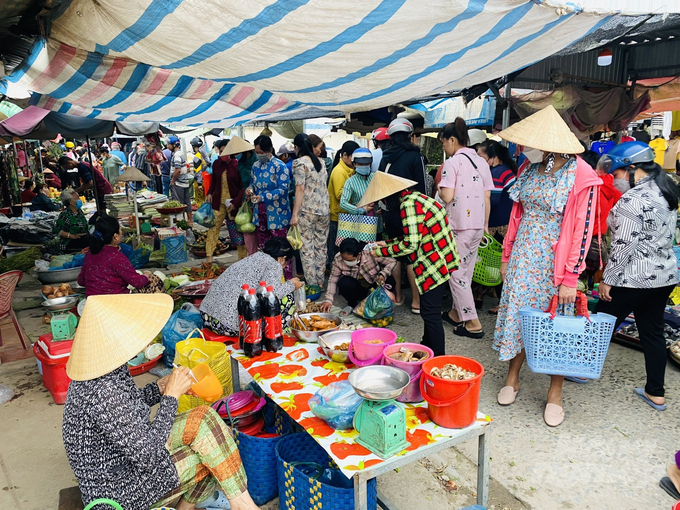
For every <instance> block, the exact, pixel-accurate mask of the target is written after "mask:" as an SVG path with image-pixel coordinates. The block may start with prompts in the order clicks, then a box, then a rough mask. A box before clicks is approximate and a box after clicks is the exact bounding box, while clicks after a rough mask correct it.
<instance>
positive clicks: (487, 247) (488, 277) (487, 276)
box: [472, 234, 503, 287]
mask: <svg viewBox="0 0 680 510" xmlns="http://www.w3.org/2000/svg"><path fill="white" fill-rule="evenodd" d="M502 258H503V245H502V244H501V243H499V242H498V241H496V239H495V238H494V237H493V236H490V235H489V234H484V238H483V239H482V242H481V243H479V249H478V250H477V263H476V264H475V270H474V272H473V273H472V281H473V282H475V283H478V284H480V285H485V286H487V287H495V286H496V285H500V283H501V282H502V281H503V280H502V279H501V262H502Z"/></svg>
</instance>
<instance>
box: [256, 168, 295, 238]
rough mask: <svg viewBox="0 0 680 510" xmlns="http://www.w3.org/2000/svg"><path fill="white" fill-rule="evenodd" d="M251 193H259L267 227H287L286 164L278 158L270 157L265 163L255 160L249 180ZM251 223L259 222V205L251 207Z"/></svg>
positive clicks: (287, 177)
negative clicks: (265, 214)
mask: <svg viewBox="0 0 680 510" xmlns="http://www.w3.org/2000/svg"><path fill="white" fill-rule="evenodd" d="M249 187H250V189H252V190H253V195H259V196H260V198H261V202H260V203H262V204H264V207H265V211H266V213H267V229H268V230H279V229H283V228H288V224H289V223H290V215H291V212H290V201H289V197H288V190H289V188H290V172H289V171H288V168H287V167H286V164H285V163H284V162H283V161H281V160H280V159H278V158H271V159H270V160H269V162H268V163H267V164H262V163H260V162H259V161H257V162H256V163H255V164H254V165H253V176H252V180H251V181H250V186H249ZM253 209H254V211H253V224H254V225H255V226H256V227H257V226H259V224H260V217H259V216H260V215H259V206H256V207H253Z"/></svg>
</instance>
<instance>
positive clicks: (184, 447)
mask: <svg viewBox="0 0 680 510" xmlns="http://www.w3.org/2000/svg"><path fill="white" fill-rule="evenodd" d="M165 447H166V449H167V450H168V451H169V452H170V454H171V456H172V461H173V462H174V463H175V467H176V468H177V473H178V474H179V480H180V484H179V486H178V487H177V488H176V489H174V490H172V491H170V492H169V493H168V494H166V495H165V496H164V497H163V499H162V500H161V501H159V502H158V503H156V504H155V505H153V508H155V507H162V506H167V505H169V504H171V503H172V502H173V501H175V500H176V499H177V498H178V497H179V496H183V497H184V499H185V500H186V501H187V502H188V503H200V502H201V501H204V500H206V499H208V498H209V497H210V496H211V495H212V494H213V493H214V492H215V490H218V489H219V490H221V491H222V492H224V494H225V496H227V499H234V498H236V497H238V496H240V495H241V494H243V493H244V492H245V491H246V490H247V479H246V472H245V470H244V469H243V463H242V462H241V457H240V455H239V453H238V448H237V446H236V443H235V442H234V439H233V438H232V436H231V431H230V430H229V428H228V427H227V426H226V425H225V424H224V421H223V420H222V418H220V416H219V414H217V412H216V411H215V410H214V409H212V408H210V407H208V406H200V407H195V408H193V409H191V410H190V411H187V412H185V413H181V414H178V415H177V417H176V418H175V423H174V424H173V426H172V431H171V432H170V437H169V438H168V441H167V443H166V445H165Z"/></svg>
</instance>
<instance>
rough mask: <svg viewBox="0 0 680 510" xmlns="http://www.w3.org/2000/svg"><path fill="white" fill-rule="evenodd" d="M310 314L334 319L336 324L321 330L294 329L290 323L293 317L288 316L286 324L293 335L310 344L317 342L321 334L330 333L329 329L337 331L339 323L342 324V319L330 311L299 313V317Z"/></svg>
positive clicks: (308, 316)
mask: <svg viewBox="0 0 680 510" xmlns="http://www.w3.org/2000/svg"><path fill="white" fill-rule="evenodd" d="M312 315H318V316H319V317H321V318H323V319H328V320H331V321H334V322H335V324H336V326H335V327H334V328H330V329H324V330H323V331H303V330H300V329H295V328H293V327H292V326H291V324H292V323H293V318H292V317H290V318H289V319H288V326H290V330H291V331H292V332H293V335H295V338H297V339H298V340H301V341H303V342H308V343H310V344H315V343H318V341H319V337H320V336H321V335H325V334H326V333H330V332H331V331H337V329H338V328H339V327H340V324H342V319H341V318H340V317H336V316H335V315H333V314H331V313H301V314H300V318H301V319H309V318H310V317H311V316H312Z"/></svg>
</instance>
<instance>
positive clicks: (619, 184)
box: [614, 179, 630, 193]
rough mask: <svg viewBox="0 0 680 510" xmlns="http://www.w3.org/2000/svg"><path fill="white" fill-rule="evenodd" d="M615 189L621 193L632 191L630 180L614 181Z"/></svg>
mask: <svg viewBox="0 0 680 510" xmlns="http://www.w3.org/2000/svg"><path fill="white" fill-rule="evenodd" d="M614 187H615V188H616V189H617V190H619V191H620V192H621V193H625V192H626V191H628V190H629V189H630V181H629V180H628V179H614Z"/></svg>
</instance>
